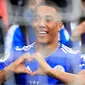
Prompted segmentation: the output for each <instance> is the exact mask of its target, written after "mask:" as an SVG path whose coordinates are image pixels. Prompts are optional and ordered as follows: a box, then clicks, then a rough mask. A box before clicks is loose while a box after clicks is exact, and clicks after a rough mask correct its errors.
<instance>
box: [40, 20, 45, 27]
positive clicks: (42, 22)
mask: <svg viewBox="0 0 85 85" xmlns="http://www.w3.org/2000/svg"><path fill="white" fill-rule="evenodd" d="M40 26H42V27H43V26H45V20H43V19H41V20H40Z"/></svg>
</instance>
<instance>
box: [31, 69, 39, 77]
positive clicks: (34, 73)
mask: <svg viewBox="0 0 85 85" xmlns="http://www.w3.org/2000/svg"><path fill="white" fill-rule="evenodd" d="M37 74H40V72H39V70H36V71H34V72H32V76H34V75H37Z"/></svg>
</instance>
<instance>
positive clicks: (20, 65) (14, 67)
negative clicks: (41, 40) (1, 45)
mask: <svg viewBox="0 0 85 85" xmlns="http://www.w3.org/2000/svg"><path fill="white" fill-rule="evenodd" d="M26 60H28V61H30V62H31V61H32V60H33V58H32V57H31V55H30V54H29V53H26V54H24V55H22V56H21V57H20V58H19V59H17V60H15V61H14V62H13V63H11V64H10V65H9V66H7V67H6V68H5V69H4V70H5V71H7V72H9V71H12V72H15V73H27V74H30V75H31V74H32V71H31V70H30V69H27V68H26V66H25V61H26Z"/></svg>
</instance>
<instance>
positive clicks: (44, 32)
mask: <svg viewBox="0 0 85 85" xmlns="http://www.w3.org/2000/svg"><path fill="white" fill-rule="evenodd" d="M38 33H39V34H48V31H38Z"/></svg>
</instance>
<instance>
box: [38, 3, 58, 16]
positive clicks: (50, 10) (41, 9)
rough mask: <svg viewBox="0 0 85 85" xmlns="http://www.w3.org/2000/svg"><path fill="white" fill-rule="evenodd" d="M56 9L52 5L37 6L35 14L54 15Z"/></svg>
mask: <svg viewBox="0 0 85 85" xmlns="http://www.w3.org/2000/svg"><path fill="white" fill-rule="evenodd" d="M56 13H57V12H56V9H55V8H54V7H51V6H44V5H41V6H38V7H37V8H36V14H38V15H40V16H45V15H51V16H54V17H55V16H56Z"/></svg>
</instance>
